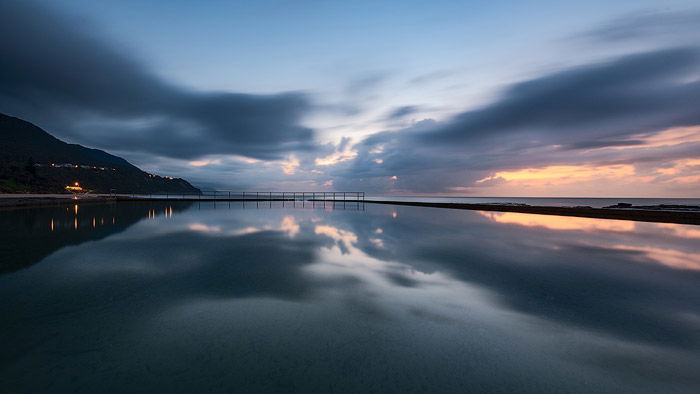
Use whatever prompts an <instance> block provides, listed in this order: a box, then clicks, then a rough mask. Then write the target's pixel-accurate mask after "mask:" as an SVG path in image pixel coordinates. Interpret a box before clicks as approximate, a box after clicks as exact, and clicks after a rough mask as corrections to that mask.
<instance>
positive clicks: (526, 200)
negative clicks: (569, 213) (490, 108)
mask: <svg viewBox="0 0 700 394" xmlns="http://www.w3.org/2000/svg"><path fill="white" fill-rule="evenodd" d="M365 199H366V200H375V201H410V202H452V203H463V204H495V203H501V204H502V203H515V204H527V205H533V206H548V207H575V206H589V207H593V208H602V207H607V206H610V205H615V204H617V203H620V202H624V203H630V204H632V205H661V204H668V205H696V206H700V198H547V197H432V196H430V197H429V196H406V197H395V196H367V197H366V198H365Z"/></svg>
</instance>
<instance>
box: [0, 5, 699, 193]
mask: <svg viewBox="0 0 700 394" xmlns="http://www.w3.org/2000/svg"><path fill="white" fill-rule="evenodd" d="M699 37H700V6H698V5H697V2H696V1H644V0H636V1H609V0H608V1H598V0H589V1H567V2H561V1H528V2H512V1H440V0H433V1H413V0H404V1H381V2H377V1H359V0H358V1H353V2H346V1H321V0H313V1H236V2H231V1H217V0H212V1H208V2H201V1H194V0H191V1H190V0H187V1H175V0H169V1H166V0H152V1H148V2H144V1H137V0H120V1H110V0H105V1H100V2H95V1H90V0H65V1H60V2H59V1H53V0H31V1H27V0H22V1H14V0H1V1H0V112H2V113H6V114H9V115H13V116H17V117H20V118H22V119H25V120H28V121H30V122H33V123H35V124H37V125H39V126H40V127H42V128H44V129H45V130H47V131H48V132H50V133H51V134H53V135H55V136H56V137H58V138H60V139H63V140H65V141H67V142H71V143H79V144H82V145H85V146H89V147H95V148H100V149H104V150H106V151H108V152H110V153H113V154H116V155H119V156H122V157H124V158H126V159H127V160H129V161H131V162H132V163H133V164H135V165H137V166H139V167H141V168H142V169H144V170H145V171H149V172H154V173H157V174H160V175H165V176H176V177H183V178H185V179H187V180H189V181H190V182H192V183H193V184H194V185H196V186H199V187H201V188H205V189H226V190H278V191H283V190H284V191H301V190H306V191H311V190H316V191H324V190H327V191H332V190H341V191H342V190H353V191H355V190H360V191H365V192H367V193H369V194H383V195H429V194H430V195H460V196H513V197H515V196H518V197H529V196H552V197H557V196H559V197H564V196H565V197H691V198H697V197H700V110H699V108H698V105H697V103H700V38H699Z"/></svg>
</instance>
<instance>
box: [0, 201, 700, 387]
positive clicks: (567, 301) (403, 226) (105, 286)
mask: <svg viewBox="0 0 700 394" xmlns="http://www.w3.org/2000/svg"><path fill="white" fill-rule="evenodd" d="M214 208H216V209H214ZM240 208H241V207H238V206H233V207H232V208H231V209H226V208H225V209H221V206H219V205H214V204H201V205H197V206H196V207H195V206H193V207H192V208H190V209H189V210H187V211H184V212H180V213H179V214H177V215H173V216H171V217H167V218H166V217H156V218H154V219H145V220H141V221H139V222H138V223H135V224H133V225H132V226H131V227H129V228H127V229H126V230H125V231H123V232H121V233H117V234H113V235H111V236H108V237H106V238H104V239H101V240H99V241H97V242H88V243H84V244H79V245H76V246H68V247H65V248H63V249H61V250H58V251H56V252H54V253H53V254H52V255H50V256H49V257H47V258H45V259H44V260H43V261H41V262H40V264H36V265H34V266H32V267H31V268H28V269H25V270H22V271H19V272H18V273H16V274H13V275H5V276H2V277H0V296H2V297H4V299H7V300H8V303H6V304H5V305H4V306H3V307H2V308H1V310H0V312H2V313H3V316H8V321H9V322H10V323H9V324H8V325H7V326H6V329H5V332H4V333H5V334H10V335H7V336H6V337H7V338H13V342H12V343H3V345H6V347H7V348H8V349H10V350H9V351H8V353H7V354H6V355H5V356H4V359H3V360H2V361H3V363H1V364H0V366H3V365H4V366H5V367H6V368H9V369H0V374H7V375H8V376H10V377H11V378H13V379H15V381H18V382H19V381H22V378H21V376H22V375H21V373H20V372H18V371H20V369H21V368H22V367H23V366H24V367H27V365H26V364H22V363H30V362H31V360H32V359H33V358H32V357H29V358H26V359H25V360H24V361H22V362H21V363H19V364H17V367H16V368H18V369H13V365H15V364H13V363H16V362H17V358H16V357H18V355H19V354H23V353H24V352H26V351H27V350H28V349H30V348H33V347H36V346H43V347H47V346H48V347H49V348H51V347H56V346H59V342H55V341H61V340H66V339H65V336H66V335H69V334H70V332H71V330H70V329H69V327H73V326H75V324H79V325H81V326H84V327H90V328H89V330H88V331H87V332H88V333H87V334H86V337H84V338H82V339H79V341H88V342H90V341H98V342H99V341H100V340H101V339H100V338H103V337H104V335H106V334H105V333H106V332H112V330H113V327H118V328H120V330H125V331H126V332H133V333H134V335H137V336H138V340H139V341H147V343H149V346H156V347H157V349H151V350H149V351H148V352H145V353H139V354H140V357H144V358H145V359H146V360H147V361H146V362H147V363H149V365H151V367H153V364H152V361H148V360H151V358H152V357H156V356H154V355H151V353H153V354H170V353H171V352H172V351H173V350H172V349H169V348H168V347H167V346H168V345H167V344H168V343H172V342H168V341H167V340H166V339H165V338H171V336H172V338H171V339H170V341H175V342H181V341H183V340H186V341H194V342H192V343H193V347H192V349H189V350H187V351H188V352H193V353H197V352H198V350H197V349H199V348H200V347H201V346H203V345H202V343H208V344H209V345H211V346H212V347H213V348H219V347H222V346H223V348H222V349H224V350H221V351H220V353H218V352H219V351H217V350H209V352H211V353H212V357H213V356H214V355H215V354H219V356H220V357H222V358H223V359H226V360H229V362H231V363H238V362H239V361H240V360H239V359H230V357H232V356H231V354H239V356H238V357H242V358H248V359H249V361H252V360H255V359H256V357H255V356H254V355H253V354H251V353H248V350H245V349H247V345H246V343H247V342H245V341H252V342H251V343H256V344H257V345H256V346H258V353H256V354H259V357H263V356H264V355H267V357H276V356H279V353H280V352H284V351H285V350H284V349H287V348H289V349H292V348H294V349H296V345H294V343H299V344H303V347H302V348H299V349H297V350H295V351H294V352H292V353H290V355H289V356H288V357H290V358H291V359H296V358H304V357H306V359H307V360H317V359H318V358H319V357H320V358H325V359H326V360H327V364H326V367H325V368H327V369H324V370H323V371H324V372H323V373H324V374H330V375H328V376H335V375H333V374H334V373H336V372H338V370H336V369H332V368H336V367H337V365H336V362H339V361H340V359H337V358H335V357H340V356H339V355H338V354H336V353H334V352H333V351H330V350H329V351H328V352H326V353H324V354H318V353H315V352H316V351H318V348H317V346H316V345H315V342H314V338H315V339H316V342H318V341H326V342H327V343H330V344H334V345H333V346H340V345H339V343H338V341H341V338H342V341H349V342H351V343H354V345H352V346H351V347H350V348H349V349H354V350H348V351H352V352H356V353H357V355H362V358H366V357H370V358H374V359H375V360H383V361H382V362H383V363H384V365H393V366H394V367H395V368H402V369H406V370H408V371H413V374H414V375H415V376H421V373H420V372H418V371H422V373H426V374H429V375H430V376H432V378H431V381H433V382H434V383H435V384H436V387H438V386H439V387H443V388H445V389H446V390H447V391H449V387H454V386H450V385H449V384H448V383H449V382H448V381H439V380H440V379H444V378H445V376H446V375H444V374H447V373H453V372H455V373H457V371H459V367H458V366H459V365H464V363H469V362H470V361H469V358H470V355H472V354H478V355H479V356H478V359H479V360H481V362H482V365H481V366H477V365H473V366H472V368H471V369H469V370H468V371H464V370H463V371H462V374H463V378H464V379H468V380H469V381H471V382H474V381H480V382H481V384H483V385H484V386H482V387H491V388H493V387H504V386H499V385H501V384H506V386H507V383H503V381H502V379H501V380H499V379H496V380H493V374H494V373H496V375H499V374H500V372H493V371H494V369H493V368H497V369H498V370H499V371H502V372H503V373H505V374H506V375H508V374H511V375H514V376H519V377H520V378H523V379H530V380H531V381H532V385H533V386H531V388H539V389H555V388H558V389H563V388H566V387H569V386H567V385H568V384H572V382H578V383H581V382H582V381H593V382H596V384H600V385H601V386H599V387H603V388H612V387H617V388H620V387H627V388H630V387H634V388H635V389H642V390H641V391H644V390H647V389H648V390H650V391H653V390H654V389H659V388H669V387H671V388H676V389H678V388H680V391H683V390H685V389H688V388H692V387H694V386H695V385H697V384H700V382H698V380H697V377H694V376H695V375H694V372H693V371H696V370H697V367H698V366H700V359H698V357H697V354H698V350H700V338H699V335H698V329H699V328H700V309H699V307H698V305H699V303H698V300H700V286H699V284H700V273H698V261H699V260H698V255H699V253H698V246H697V239H696V237H695V236H696V231H697V230H696V229H695V227H693V226H684V225H669V224H655V223H637V222H624V221H609V220H601V219H586V218H583V219H582V218H565V217H555V216H543V215H528V214H508V213H505V214H504V213H497V214H496V213H481V212H480V213H476V212H468V211H454V210H446V209H431V208H415V207H390V206H374V205H368V209H367V210H366V211H360V212H357V211H353V212H348V211H342V210H325V209H282V207H281V206H280V207H278V206H273V207H272V209H269V208H268V209H247V208H246V209H240ZM117 214H118V212H117ZM30 284H31V285H30ZM20 289H22V290H21V291H20ZM49 295H50V296H49ZM18 297H21V298H22V299H24V300H31V303H27V302H22V301H21V300H19V299H18ZM95 308H99V309H98V311H99V312H95V311H96V310H95ZM251 308H252V309H251ZM49 310H50V311H51V314H48V315H47V314H46V312H47V311H49ZM126 311H128V313H126ZM253 311H254V312H253ZM95 313H97V315H95ZM38 316H54V317H43V318H41V317H38ZM242 316H248V318H243V319H242ZM46 319H48V321H49V322H50V325H51V326H53V327H54V330H55V332H57V334H55V335H56V336H55V337H49V336H47V333H45V332H44V330H43V327H45V325H46V324H47V321H46ZM241 319H242V320H241ZM290 319H291V320H290ZM31 322H37V323H40V322H41V324H37V325H33V324H32V323H31ZM262 322H267V323H264V324H263V323H262ZM294 322H296V323H294ZM290 324H292V325H294V324H296V326H295V327H296V328H295V330H297V331H298V332H299V334H298V335H295V336H293V337H291V336H289V335H290V334H289V333H288V332H287V329H286V327H287V326H289V325H290ZM8 327H9V328H8ZM135 327H141V328H140V329H139V330H137V331H134V330H136V328H135ZM246 327H250V328H246ZM252 327H256V328H255V329H253V328H252ZM330 327H333V329H330ZM8 329H9V330H10V331H11V332H7V330H8ZM14 329H17V330H21V332H23V333H24V334H22V335H20V336H18V334H16V333H14V331H12V330H14ZM241 330H243V331H241ZM90 332H92V334H90ZM118 332H119V330H117V332H116V333H113V334H110V335H115V336H116V337H117V338H119V337H120V335H121V334H119V333H118ZM164 332H165V333H167V335H166V334H164ZM194 333H196V336H193V335H194ZM224 333H227V334H224ZM262 333H265V336H261V335H263V334H262ZM224 335H225V337H224ZM183 336H184V337H183ZM270 336H272V337H273V338H274V337H276V338H280V339H279V340H278V341H277V342H275V343H276V345H274V346H273V345H268V344H270V342H269V341H270V339H269V338H270ZM51 338H54V339H51ZM62 338H63V339H62ZM185 338H189V339H185ZM193 338H196V339H193ZM237 338H239V339H237ZM243 338H247V339H245V341H244V339H243ZM121 340H126V339H124V338H122V339H121ZM74 341H75V340H74ZM342 341H341V342H342ZM40 343H42V345H39V344H40ZM195 343H197V344H198V345H196V346H195V345H194V344H195ZM409 343H410V345H409ZM428 345H429V346H428ZM290 346H291V347H290ZM300 346H301V345H300ZM405 346H409V347H413V348H415V349H416V350H415V351H416V352H417V353H416V354H417V355H418V356H419V357H420V358H421V359H422V360H424V361H425V362H418V361H415V362H410V361H409V360H410V359H411V358H407V356H406V355H405V354H404V353H403V350H402V349H403V348H404V347H405ZM127 347H128V346H127ZM234 349H235V351H234ZM428 349H432V350H428ZM496 349H500V350H496ZM132 350H133V349H132ZM183 351H184V350H183ZM227 352H231V353H227ZM241 352H243V353H241ZM429 352H431V353H429ZM432 352H437V354H443V355H444V356H445V357H449V358H450V359H451V360H453V361H452V362H451V363H448V364H446V365H444V368H442V369H440V368H437V366H438V365H442V364H440V363H435V364H430V363H428V360H430V359H431V357H432V356H433V354H432ZM240 354H243V355H240ZM246 354H247V355H246ZM112 356H114V355H112ZM172 356H173V358H175V359H177V358H178V357H181V355H178V354H172ZM414 356H415V355H414ZM114 357H116V356H114ZM117 358H118V357H117ZM265 360H267V358H265V359H259V360H258V361H259V362H262V363H263V364H264V363H266V362H268V361H265ZM620 360H623V361H620ZM63 361H65V360H63ZM358 362H359V361H347V363H349V364H346V367H345V368H348V367H349V368H359V369H358V371H363V372H361V373H365V374H366V373H369V372H367V371H365V370H363V369H362V368H361V367H360V365H361V363H360V364H357V363H358ZM377 362H379V361H377ZM253 363H254V362H253ZM416 363H417V364H416ZM248 364H250V363H247V364H246V365H243V366H241V367H240V368H241V370H245V371H249V372H250V368H253V367H252V366H249V365H248ZM216 365H217V366H215V367H212V368H214V369H215V370H216V368H219V367H218V365H219V364H216ZM314 365H315V364H314ZM333 365H335V366H336V367H332V366H333ZM488 365H490V366H491V367H493V368H491V367H487V366H488ZM659 365H662V366H659ZM33 367H34V368H38V371H37V373H49V372H47V371H44V370H43V369H42V367H40V366H36V365H34V366H33ZM113 367H114V368H117V369H119V368H120V366H119V365H116V366H113ZM288 367H289V366H288ZM289 368H291V367H289ZM314 368H316V367H314ZM318 368H322V367H318ZM328 368H331V369H328ZM453 368H455V369H453ZM531 368H534V369H535V370H537V369H538V368H547V369H548V370H550V373H549V374H547V376H546V377H545V375H540V374H534V375H533V373H534V370H532V369H531ZM322 369H323V368H322ZM8 371H9V372H8ZM572 371H576V373H575V374H574V375H572ZM250 373H252V372H250ZM319 373H321V372H319ZM358 373H360V372H358ZM236 376H238V375H236ZM368 376H369V375H366V377H367V379H370V380H371V381H374V382H380V383H382V384H383V383H385V382H384V381H382V380H381V378H380V377H377V376H375V377H372V378H369V377H368ZM455 376H459V373H457V375H455ZM489 376H490V378H489ZM499 376H500V375H499ZM668 377H672V378H673V379H672V380H671V381H673V382H674V383H672V384H671V386H667V385H666V383H663V379H662V380H658V379H661V378H664V379H666V380H668ZM316 378H318V376H316ZM230 379H234V377H233V376H231V377H230ZM313 379H314V377H311V378H310V380H309V379H307V380H309V383H308V384H311V382H313ZM341 379H342V378H341ZM372 379H375V380H372ZM376 379H380V380H376ZM452 379H453V380H454V379H456V380H459V379H457V378H455V377H454V376H453V377H452ZM610 379H611V380H610ZM295 381H296V380H295ZM411 382H412V383H411ZM621 382H624V385H623V386H615V385H612V386H609V385H608V384H611V383H615V384H622V383H621ZM633 382H638V383H639V385H638V386H625V385H629V384H637V383H633ZM660 382H661V383H660ZM239 383H240V382H239ZM409 383H411V384H414V383H415V382H414V381H412V380H411V379H410V378H408V379H406V380H404V381H403V382H402V383H401V384H409ZM299 384H301V383H299ZM378 384H379V383H378ZM394 384H397V383H396V382H394ZM401 384H398V385H397V386H396V387H404V386H401ZM441 384H447V386H440V385H441ZM492 385H495V386H492ZM356 387H358V388H359V387H362V386H356ZM408 387H413V386H408ZM508 387H511V386H508ZM512 387H515V386H512ZM512 387H511V388H512ZM316 388H318V387H316ZM526 391H527V390H526ZM531 391H535V390H534V389H533V390H531ZM618 391H619V390H618ZM622 391H624V390H622ZM630 391H634V390H630Z"/></svg>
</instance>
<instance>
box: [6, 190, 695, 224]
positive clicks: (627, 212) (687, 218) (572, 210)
mask: <svg viewBox="0 0 700 394" xmlns="http://www.w3.org/2000/svg"><path fill="white" fill-rule="evenodd" d="M73 197H74V196H73V195H45V196H39V195H8V194H5V195H0V209H12V208H32V207H42V206H56V205H65V204H85V203H116V202H126V201H141V202H145V201H157V202H167V201H170V202H175V201H205V202H216V201H220V202H221V201H241V202H252V201H293V199H281V198H272V199H269V198H268V199H264V198H260V199H257V200H256V199H245V200H244V199H240V198H238V199H228V198H186V199H181V198H177V199H175V198H132V197H121V196H116V197H115V196H108V195H91V196H87V197H83V198H78V199H74V198H73ZM306 201H307V202H314V201H315V202H319V201H323V202H335V203H342V202H345V203H367V204H384V205H403V206H414V207H425V208H442V209H445V208H446V209H461V210H471V211H494V212H517V213H529V214H536V215H555V216H571V217H585V218H593V219H613V220H631V221H638V222H655V223H675V224H689V225H700V210H698V211H677V210H676V211H674V210H662V209H639V208H635V207H629V208H591V207H551V206H531V205H509V204H467V203H447V202H445V203H442V202H412V201H377V200H344V201H343V200H335V201H334V200H320V199H313V200H311V199H310V200H306Z"/></svg>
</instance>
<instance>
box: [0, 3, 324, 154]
mask: <svg viewBox="0 0 700 394" xmlns="http://www.w3.org/2000/svg"><path fill="white" fill-rule="evenodd" d="M81 24H83V21H76V20H71V19H69V18H66V17H63V16H61V15H58V14H56V13H54V12H53V11H50V10H47V9H44V8H41V7H39V6H36V5H34V4H32V3H27V2H19V1H6V2H3V3H2V4H0V56H1V57H2V68H0V111H2V112H7V113H9V114H12V115H16V116H19V117H22V118H25V119H27V120H30V121H34V122H37V123H38V124H39V125H41V126H43V127H46V128H48V129H49V131H51V132H56V133H58V134H59V135H60V136H63V137H69V138H70V139H71V140H73V141H76V142H82V143H87V144H90V145H93V146H102V147H105V148H110V149H124V150H133V151H142V152H150V153H157V154H160V155H164V156H170V157H177V158H194V157H198V156H201V155H205V154H215V153H221V154H223V153H228V154H240V155H246V156H252V157H256V158H263V159H272V158H279V157H281V156H283V154H284V153H287V152H290V151H295V150H310V149H313V145H312V142H311V141H312V139H313V132H312V130H310V129H308V128H305V127H303V126H301V125H300V124H299V120H300V118H301V117H302V116H303V115H305V114H306V113H307V111H309V109H310V104H309V102H308V100H307V98H306V97H305V96H304V95H302V94H299V93H286V94H277V95H249V94H236V93H225V92H195V91H189V90H187V89H184V88H181V87H178V86H176V85H174V84H172V83H170V82H168V81H166V80H163V79H162V78H159V77H158V76H156V75H154V74H153V73H151V72H150V71H149V70H148V69H147V68H146V67H144V66H143V65H142V64H140V63H139V62H137V61H135V60H134V58H133V57H132V56H130V55H129V54H126V53H123V52H122V51H120V50H118V49H117V48H116V47H115V46H111V45H108V44H106V43H105V42H103V41H102V40H100V39H98V38H96V37H95V32H93V31H89V30H88V29H86V28H81V27H79V26H81Z"/></svg>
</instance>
